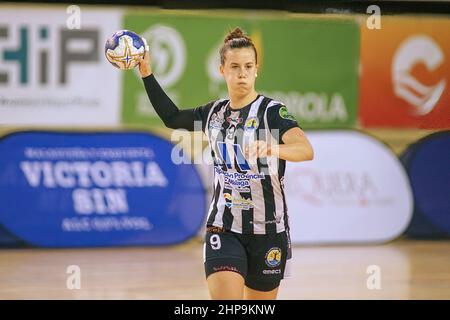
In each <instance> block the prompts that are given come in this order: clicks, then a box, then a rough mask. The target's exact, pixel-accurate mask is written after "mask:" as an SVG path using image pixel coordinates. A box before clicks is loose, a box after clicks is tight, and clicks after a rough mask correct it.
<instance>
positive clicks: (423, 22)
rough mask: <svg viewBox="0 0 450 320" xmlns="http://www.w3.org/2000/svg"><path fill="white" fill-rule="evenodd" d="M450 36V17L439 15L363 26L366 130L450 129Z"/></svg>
mask: <svg viewBox="0 0 450 320" xmlns="http://www.w3.org/2000/svg"><path fill="white" fill-rule="evenodd" d="M449 33H450V19H448V18H438V17H432V18H431V17H430V18H426V17H410V18H402V17H384V16H383V18H382V28H381V29H380V30H370V29H368V28H366V26H365V24H362V25H361V67H362V72H361V80H360V101H359V118H360V122H361V124H362V126H365V127H392V128H395V127H398V128H400V127H404V128H406V127H409V128H450V41H449ZM380 52H382V54H380Z"/></svg>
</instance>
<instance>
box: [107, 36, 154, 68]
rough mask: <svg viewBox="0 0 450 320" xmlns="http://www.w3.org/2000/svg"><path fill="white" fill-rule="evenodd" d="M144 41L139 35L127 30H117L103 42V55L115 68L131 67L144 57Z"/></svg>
mask: <svg viewBox="0 0 450 320" xmlns="http://www.w3.org/2000/svg"><path fill="white" fill-rule="evenodd" d="M145 47H146V43H145V40H144V39H142V38H141V37H140V36H139V35H137V34H136V33H134V32H133V31H129V30H119V31H117V32H116V33H114V34H113V35H112V36H111V37H110V38H109V39H108V40H107V41H106V44H105V56H106V59H108V61H109V62H111V64H112V65H113V66H115V67H116V68H119V69H122V70H129V69H133V68H134V67H136V66H137V65H138V64H139V59H140V58H141V57H144V54H145Z"/></svg>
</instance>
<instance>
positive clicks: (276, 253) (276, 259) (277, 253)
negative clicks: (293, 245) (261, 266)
mask: <svg viewBox="0 0 450 320" xmlns="http://www.w3.org/2000/svg"><path fill="white" fill-rule="evenodd" d="M280 263H281V249H280V248H277V247H274V248H271V249H270V250H269V251H267V253H266V264H267V265H268V266H269V267H271V268H275V267H278V266H279V265H280Z"/></svg>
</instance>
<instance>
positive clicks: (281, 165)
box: [278, 159, 289, 229]
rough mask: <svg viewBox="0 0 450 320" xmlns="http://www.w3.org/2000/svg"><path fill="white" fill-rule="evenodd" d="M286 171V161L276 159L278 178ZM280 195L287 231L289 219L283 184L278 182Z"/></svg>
mask: <svg viewBox="0 0 450 320" xmlns="http://www.w3.org/2000/svg"><path fill="white" fill-rule="evenodd" d="M285 171H286V160H282V159H278V177H279V178H280V179H282V178H283V177H284V172H285ZM280 188H281V195H282V196H283V212H284V214H283V216H284V227H285V228H286V229H287V228H288V227H289V221H288V219H289V217H288V214H287V205H286V196H285V194H284V188H283V184H282V183H281V181H280Z"/></svg>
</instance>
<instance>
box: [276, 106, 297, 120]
mask: <svg viewBox="0 0 450 320" xmlns="http://www.w3.org/2000/svg"><path fill="white" fill-rule="evenodd" d="M278 113H279V114H280V117H282V118H283V119H286V120H292V121H297V120H295V118H294V116H293V115H292V114H290V113H289V111H288V109H287V108H286V106H281V108H280V111H278Z"/></svg>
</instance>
